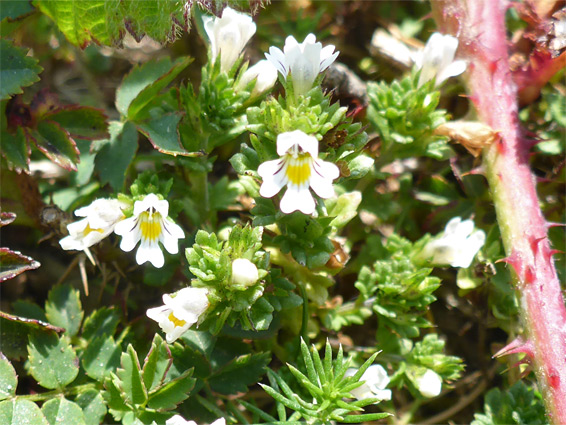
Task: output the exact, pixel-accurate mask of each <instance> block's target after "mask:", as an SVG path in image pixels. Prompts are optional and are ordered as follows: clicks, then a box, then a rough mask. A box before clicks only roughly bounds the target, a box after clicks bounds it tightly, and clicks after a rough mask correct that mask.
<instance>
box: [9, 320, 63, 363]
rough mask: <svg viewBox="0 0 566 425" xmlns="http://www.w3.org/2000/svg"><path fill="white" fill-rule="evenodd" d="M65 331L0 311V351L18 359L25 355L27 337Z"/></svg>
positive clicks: (38, 321)
mask: <svg viewBox="0 0 566 425" xmlns="http://www.w3.org/2000/svg"><path fill="white" fill-rule="evenodd" d="M64 331H65V329H62V328H58V327H56V326H53V325H50V324H49V323H46V322H42V321H40V320H36V319H27V318H25V317H18V316H14V315H11V314H8V313H4V312H2V311H0V351H1V352H2V353H4V354H5V355H6V356H8V357H10V358H14V359H19V358H21V357H24V356H26V355H27V340H28V335H32V334H36V333H49V334H52V335H55V334H56V333H63V332H64Z"/></svg>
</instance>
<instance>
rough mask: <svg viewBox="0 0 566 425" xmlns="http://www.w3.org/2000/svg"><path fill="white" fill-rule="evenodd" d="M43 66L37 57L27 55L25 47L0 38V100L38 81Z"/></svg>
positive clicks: (21, 91)
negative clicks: (21, 47) (38, 62)
mask: <svg viewBox="0 0 566 425" xmlns="http://www.w3.org/2000/svg"><path fill="white" fill-rule="evenodd" d="M41 71H43V68H42V67H40V66H39V65H38V64H37V59H35V58H33V57H30V56H27V52H26V51H25V49H20V48H19V47H16V46H14V45H13V44H12V43H10V42H9V41H8V40H4V39H2V40H0V100H3V99H9V98H10V96H12V95H14V94H18V93H23V90H22V87H27V86H30V85H32V84H33V83H35V82H36V81H39V77H38V75H37V74H39V73H40V72H41Z"/></svg>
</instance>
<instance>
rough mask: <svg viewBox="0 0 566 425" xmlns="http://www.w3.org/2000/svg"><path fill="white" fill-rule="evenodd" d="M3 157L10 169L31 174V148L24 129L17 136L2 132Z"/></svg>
mask: <svg viewBox="0 0 566 425" xmlns="http://www.w3.org/2000/svg"><path fill="white" fill-rule="evenodd" d="M0 137H1V138H2V155H4V158H6V161H7V162H8V168H10V169H12V170H15V171H17V172H20V171H24V172H26V173H27V172H29V161H30V154H31V150H30V146H29V143H28V141H27V139H26V136H25V134H24V130H23V128H22V127H18V128H17V130H16V133H15V134H10V133H8V132H7V131H4V130H2V134H1V136H0Z"/></svg>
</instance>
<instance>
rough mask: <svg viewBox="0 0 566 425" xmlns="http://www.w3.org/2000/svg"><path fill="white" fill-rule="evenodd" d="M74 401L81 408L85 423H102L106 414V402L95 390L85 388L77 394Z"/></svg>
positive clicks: (88, 424) (91, 424) (97, 424)
mask: <svg viewBox="0 0 566 425" xmlns="http://www.w3.org/2000/svg"><path fill="white" fill-rule="evenodd" d="M75 403H77V404H78V405H79V407H80V408H81V409H82V410H83V414H84V417H85V422H86V425H99V424H101V423H104V417H105V416H106V403H104V399H103V398H102V396H101V395H100V393H99V392H98V391H97V390H94V389H91V390H86V391H85V392H82V393H80V394H79V395H78V397H77V398H76V399H75Z"/></svg>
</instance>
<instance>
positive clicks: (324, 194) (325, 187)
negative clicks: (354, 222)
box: [309, 161, 338, 199]
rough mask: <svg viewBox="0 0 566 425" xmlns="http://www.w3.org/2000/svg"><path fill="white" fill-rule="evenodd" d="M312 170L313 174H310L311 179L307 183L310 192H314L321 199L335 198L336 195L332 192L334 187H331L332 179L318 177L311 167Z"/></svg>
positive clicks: (314, 168) (314, 169)
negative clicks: (310, 189)
mask: <svg viewBox="0 0 566 425" xmlns="http://www.w3.org/2000/svg"><path fill="white" fill-rule="evenodd" d="M319 162H322V161H319ZM327 164H328V163H327ZM331 165H334V164H331ZM312 168H313V172H312V174H311V178H310V181H309V183H310V186H311V188H312V190H314V192H315V193H316V194H317V195H318V196H320V197H321V198H323V199H328V198H332V197H333V196H335V195H336V193H335V192H334V186H332V179H328V178H326V177H323V176H320V175H319V174H318V173H317V172H316V167H312ZM337 168H338V167H337Z"/></svg>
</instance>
